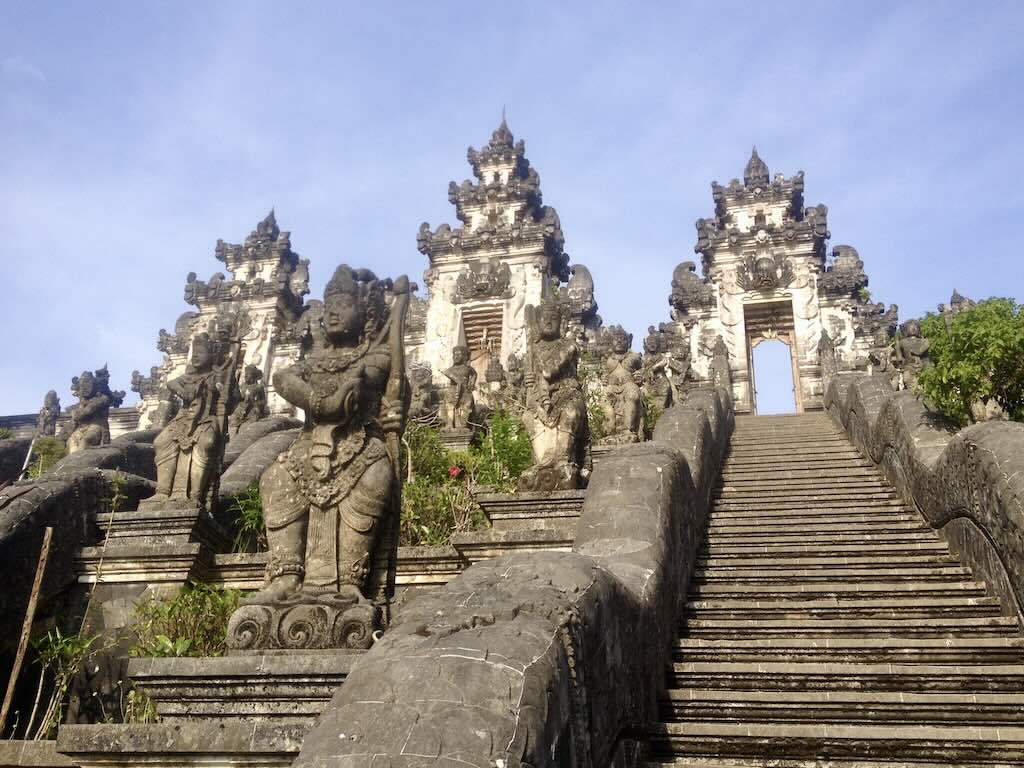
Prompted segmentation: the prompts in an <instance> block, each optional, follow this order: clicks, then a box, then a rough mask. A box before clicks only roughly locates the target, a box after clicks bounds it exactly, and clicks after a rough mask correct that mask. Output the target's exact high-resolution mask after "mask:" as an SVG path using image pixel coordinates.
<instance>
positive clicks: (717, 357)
mask: <svg viewBox="0 0 1024 768" xmlns="http://www.w3.org/2000/svg"><path fill="white" fill-rule="evenodd" d="M708 373H709V378H710V379H711V383H712V384H713V385H714V386H715V387H722V388H725V389H731V388H732V369H731V368H730V366H729V347H728V346H727V345H726V343H725V339H723V338H722V336H721V335H719V336H717V337H716V338H715V346H714V347H713V348H712V350H711V365H710V366H709V370H708Z"/></svg>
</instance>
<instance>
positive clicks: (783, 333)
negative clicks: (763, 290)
mask: <svg viewBox="0 0 1024 768" xmlns="http://www.w3.org/2000/svg"><path fill="white" fill-rule="evenodd" d="M743 315H744V320H745V325H746V337H747V370H748V371H750V412H751V413H755V414H757V413H760V414H768V413H802V412H803V404H802V403H801V394H800V390H801V387H800V373H799V369H798V368H797V357H796V354H795V353H794V348H793V346H794V344H795V343H796V337H795V333H794V328H793V303H792V301H790V300H787V301H776V302H765V303H758V304H747V305H746V306H745V307H744V311H743Z"/></svg>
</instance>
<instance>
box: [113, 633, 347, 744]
mask: <svg viewBox="0 0 1024 768" xmlns="http://www.w3.org/2000/svg"><path fill="white" fill-rule="evenodd" d="M356 658H357V655H356V654H355V653H354V652H350V653H345V652H339V651H327V652H309V651H307V652H302V653H266V654H244V655H237V656H223V657H219V658H149V659H132V660H131V661H130V662H129V664H128V675H129V677H131V679H132V682H133V683H134V685H135V686H136V687H137V688H140V689H141V690H142V691H143V692H144V693H145V694H146V695H147V696H149V698H150V699H151V700H152V701H153V703H154V704H155V706H156V710H157V714H159V715H160V717H161V718H163V719H164V720H165V721H167V720H190V721H191V720H195V719H199V718H206V717H216V718H253V717H258V718H265V719H268V720H273V721H275V722H279V723H286V722H294V723H300V724H304V725H307V726H309V725H312V723H313V720H314V718H316V716H317V715H319V714H320V712H321V710H322V709H323V707H324V705H325V704H326V703H327V701H329V700H330V698H331V696H332V695H333V694H334V692H335V691H336V690H337V689H338V686H340V685H341V684H342V683H343V682H344V680H345V677H346V676H347V675H348V672H349V670H350V669H351V668H352V663H353V662H354V661H355V659H356Z"/></svg>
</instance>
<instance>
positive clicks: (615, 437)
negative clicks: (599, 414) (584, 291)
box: [601, 325, 643, 445]
mask: <svg viewBox="0 0 1024 768" xmlns="http://www.w3.org/2000/svg"><path fill="white" fill-rule="evenodd" d="M607 334H608V340H609V345H610V352H609V354H608V356H607V357H606V358H605V360H604V368H605V371H604V377H603V379H604V400H605V402H604V405H603V408H604V413H605V423H606V424H608V435H607V436H606V437H604V438H602V440H601V442H602V443H606V444H610V445H618V444H622V443H636V442H639V440H640V426H641V421H642V419H643V396H642V395H641V394H640V383H641V382H642V380H643V379H642V374H641V372H640V369H641V367H642V366H643V359H642V358H641V357H640V355H638V354H637V353H636V352H633V351H631V350H630V345H631V344H632V343H633V335H632V334H630V333H626V331H625V330H623V328H622V327H621V326H618V325H613V326H611V327H610V328H608V330H607Z"/></svg>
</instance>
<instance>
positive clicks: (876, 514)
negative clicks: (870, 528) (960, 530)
mask: <svg viewBox="0 0 1024 768" xmlns="http://www.w3.org/2000/svg"><path fill="white" fill-rule="evenodd" d="M923 522H924V519H923V518H922V517H921V515H920V514H918V513H917V512H911V511H909V510H902V509H898V508H894V509H887V508H881V509H868V510H856V509H848V510H843V509H840V510H836V511H835V512H822V511H821V510H818V509H805V510H797V511H792V512H788V513H787V512H786V511H782V512H778V511H776V512H774V513H773V514H770V515H767V514H766V515H757V514H749V515H734V514H725V513H721V512H712V513H711V514H710V515H708V526H709V527H710V528H715V527H718V526H734V525H750V526H758V527H760V526H764V525H813V524H815V523H834V524H836V525H855V524H860V523H864V524H875V523H882V524H885V523H923Z"/></svg>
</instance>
